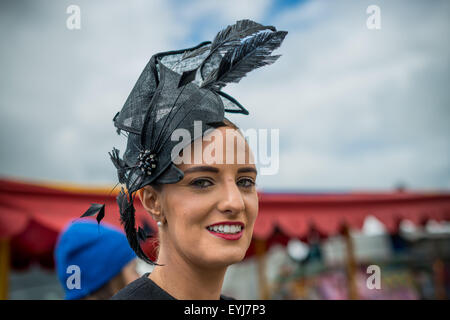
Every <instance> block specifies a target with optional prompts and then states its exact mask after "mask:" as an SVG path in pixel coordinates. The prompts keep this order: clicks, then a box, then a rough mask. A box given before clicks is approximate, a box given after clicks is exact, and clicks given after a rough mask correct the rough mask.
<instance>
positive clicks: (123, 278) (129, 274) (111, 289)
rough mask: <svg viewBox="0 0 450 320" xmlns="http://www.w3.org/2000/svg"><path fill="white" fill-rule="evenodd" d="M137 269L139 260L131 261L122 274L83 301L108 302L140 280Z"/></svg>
mask: <svg viewBox="0 0 450 320" xmlns="http://www.w3.org/2000/svg"><path fill="white" fill-rule="evenodd" d="M136 267H137V260H136V259H133V260H131V261H130V262H129V263H128V264H127V265H125V266H124V267H123V268H122V270H121V272H120V273H119V274H118V275H116V276H115V277H114V278H112V279H111V280H110V281H109V282H108V283H107V284H105V285H104V286H102V287H101V288H100V289H99V290H97V291H96V292H94V293H92V294H90V295H89V296H86V297H84V298H83V300H106V299H109V298H111V297H112V296H113V295H115V294H116V293H117V292H118V291H119V290H120V289H122V288H123V287H125V286H126V285H127V284H129V283H130V282H132V281H134V280H136V279H137V278H139V274H138V273H137V271H136Z"/></svg>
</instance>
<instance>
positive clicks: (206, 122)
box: [83, 20, 287, 299]
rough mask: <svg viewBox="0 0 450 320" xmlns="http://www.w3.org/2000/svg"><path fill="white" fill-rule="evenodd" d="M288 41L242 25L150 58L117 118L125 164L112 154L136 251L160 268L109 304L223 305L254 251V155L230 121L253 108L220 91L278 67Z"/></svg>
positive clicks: (115, 152)
mask: <svg viewBox="0 0 450 320" xmlns="http://www.w3.org/2000/svg"><path fill="white" fill-rule="evenodd" d="M286 34H287V32H285V31H277V30H276V28H275V27H273V26H263V25H261V24H258V23H256V22H254V21H251V20H241V21H238V22H236V24H234V25H230V26H228V27H227V28H225V29H223V30H222V31H220V32H219V33H218V34H217V35H216V37H215V38H214V40H213V41H212V42H202V43H201V44H199V45H198V46H196V47H194V48H189V49H183V50H178V51H169V52H163V53H159V54H156V55H154V56H153V57H152V58H151V59H150V62H149V63H148V64H147V66H146V67H145V69H144V71H143V72H142V74H141V76H140V77H139V79H138V81H137V83H136V85H135V86H134V88H133V90H132V92H131V93H130V96H129V97H128V99H127V101H126V102H125V105H124V107H123V108H122V110H121V111H120V112H119V113H118V114H117V115H116V116H115V117H114V124H115V126H116V128H117V131H118V133H122V132H123V131H125V132H127V134H126V137H127V138H128V144H127V150H126V151H125V154H124V156H123V159H121V158H120V156H119V151H118V150H117V149H113V152H112V153H111V154H110V155H111V159H112V161H113V163H114V165H115V166H116V168H117V170H118V177H119V182H120V183H123V184H125V185H126V189H127V190H126V191H125V190H124V189H123V188H122V191H121V192H120V194H119V196H118V198H117V200H118V204H119V209H120V215H121V220H122V223H123V225H124V228H125V231H126V234H127V238H128V241H129V243H130V246H131V248H132V249H133V250H134V251H135V252H136V254H137V255H138V256H139V257H140V258H142V259H144V260H145V261H147V262H149V263H152V264H155V265H156V266H155V268H154V271H153V272H152V273H151V274H150V275H148V274H147V275H145V276H144V277H142V278H140V279H138V280H136V281H134V282H133V283H131V284H129V285H128V286H127V287H125V288H124V289H122V290H121V291H120V292H119V293H118V294H116V295H115V296H114V297H113V299H219V298H220V299H226V298H227V297H224V296H221V295H220V292H221V288H222V283H223V279H224V275H225V272H226V269H227V267H228V266H229V265H231V264H233V263H236V262H239V261H241V260H242V259H243V258H244V256H245V252H246V250H247V249H248V246H249V245H250V241H251V238H252V232H253V225H254V222H255V219H256V216H257V212H258V198H257V193H256V190H255V180H256V174H257V172H256V167H255V165H254V161H253V157H252V154H251V151H250V149H249V147H248V144H247V143H246V141H245V139H244V137H243V136H242V134H240V132H239V130H238V128H237V127H236V126H235V125H234V124H233V123H231V122H230V121H229V120H227V119H226V118H225V117H224V112H233V113H243V114H248V111H247V110H246V109H245V108H244V107H242V106H241V105H240V104H239V103H238V102H237V101H236V100H235V99H234V98H232V97H231V96H229V95H227V94H226V93H224V92H223V91H221V89H222V88H223V87H224V86H225V85H226V84H227V83H230V82H239V80H240V79H242V78H243V77H244V76H245V75H246V73H248V72H249V71H251V70H253V69H256V68H258V67H261V66H264V65H268V64H271V63H273V62H274V61H275V60H276V59H277V58H278V57H279V56H273V55H271V53H272V51H273V50H275V49H276V48H278V47H279V46H280V45H281V43H282V41H283V40H284V37H285V36H286ZM229 139H233V140H232V142H231V143H228V142H229ZM180 140H181V141H180ZM230 146H231V147H230ZM230 160H231V161H230ZM135 194H139V197H140V199H141V202H142V204H143V206H144V208H145V210H146V211H147V212H148V213H149V214H150V215H151V216H152V217H153V219H155V220H156V221H157V222H158V236H159V245H160V247H159V253H158V259H157V262H156V263H154V262H153V261H151V260H150V259H149V258H148V257H147V256H146V255H145V253H144V252H143V251H142V249H141V247H140V242H141V241H143V240H145V239H146V238H147V235H146V234H145V233H144V232H143V230H142V229H140V228H138V229H137V230H136V229H135V219H134V206H133V201H134V195H135ZM96 213H99V216H100V218H99V216H97V219H98V220H100V219H101V214H103V213H104V210H103V206H101V205H93V206H92V207H91V208H90V209H89V210H88V211H87V212H86V213H85V214H84V215H83V216H86V215H93V214H96ZM100 213H101V214H100Z"/></svg>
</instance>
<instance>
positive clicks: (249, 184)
mask: <svg viewBox="0 0 450 320" xmlns="http://www.w3.org/2000/svg"><path fill="white" fill-rule="evenodd" d="M237 184H238V185H239V186H241V187H244V188H251V187H253V186H254V185H255V181H253V179H250V178H243V179H240V180H239V181H238V182H237Z"/></svg>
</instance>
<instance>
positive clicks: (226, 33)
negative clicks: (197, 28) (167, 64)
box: [178, 19, 276, 87]
mask: <svg viewBox="0 0 450 320" xmlns="http://www.w3.org/2000/svg"><path fill="white" fill-rule="evenodd" d="M262 30H268V31H273V32H275V31H276V28H275V27H273V26H263V25H262V24H259V23H257V22H254V21H252V20H248V19H245V20H239V21H237V22H236V23H235V24H233V25H229V26H227V27H226V28H225V29H223V30H221V31H219V32H218V33H217V34H216V36H215V37H214V40H213V41H212V43H211V45H210V46H204V47H200V48H197V49H196V50H194V51H191V52H185V53H184V54H183V56H182V57H181V60H184V59H188V58H193V57H195V56H198V55H201V54H203V53H204V52H205V51H207V50H209V53H208V55H207V56H206V58H205V59H204V60H203V62H202V63H201V64H200V65H199V66H198V67H197V68H195V69H194V70H189V71H185V72H184V73H183V75H182V77H181V80H180V83H179V86H178V87H181V86H182V85H185V84H187V83H189V82H191V81H193V80H194V79H195V75H196V73H197V70H198V69H200V73H201V76H202V78H205V77H206V76H207V75H205V74H204V73H203V68H204V66H205V65H207V64H210V63H216V62H214V61H212V57H213V56H214V55H219V57H222V55H223V54H224V53H225V52H227V51H228V50H229V49H230V48H232V47H234V46H237V45H239V44H240V42H241V40H242V39H244V38H245V37H248V36H250V35H253V34H255V33H257V32H259V31H262Z"/></svg>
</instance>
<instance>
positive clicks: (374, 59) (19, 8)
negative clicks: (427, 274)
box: [0, 0, 450, 191]
mask: <svg viewBox="0 0 450 320" xmlns="http://www.w3.org/2000/svg"><path fill="white" fill-rule="evenodd" d="M71 4H75V5H78V6H79V7H80V9H81V29H79V30H69V29H68V28H67V27H66V20H67V18H68V17H69V14H67V13H66V9H67V7H68V6H69V5H71ZM369 5H377V6H378V7H379V8H380V17H381V25H380V26H381V29H378V30H370V29H368V28H367V25H366V21H367V19H368V17H369V16H370V14H368V13H367V12H366V10H367V7H368V6H369ZM244 18H249V19H252V20H255V21H257V22H260V23H263V24H270V25H274V26H276V27H277V28H278V29H280V30H287V31H288V32H289V34H288V36H287V37H286V39H285V41H284V43H283V45H282V47H281V48H280V49H279V50H277V53H279V54H282V57H281V58H280V59H279V60H278V61H277V62H276V63H275V64H273V65H271V66H268V67H264V68H261V69H258V70H256V71H254V72H252V73H250V74H249V75H248V76H247V77H246V78H244V79H243V80H242V81H241V82H240V83H239V84H238V85H230V86H227V88H226V90H224V91H226V92H227V93H229V94H231V95H233V96H234V97H236V98H237V99H238V100H239V101H240V102H241V103H242V104H243V105H244V106H245V107H246V108H247V109H248V110H249V111H250V116H243V115H231V116H230V117H229V118H230V119H231V120H233V121H235V122H236V123H237V124H238V125H240V126H241V127H242V128H244V129H245V128H265V129H279V130H280V131H279V132H280V156H279V157H280V158H279V159H280V160H279V161H280V169H279V172H278V174H276V175H273V176H261V177H259V181H258V183H259V188H260V189H261V190H264V191H330V190H333V191H355V190H356V191H357V190H370V191H376V190H377V191H379V190H392V189H393V188H394V187H395V186H396V185H398V184H404V185H406V187H407V188H409V189H413V190H443V189H445V190H449V189H450V141H449V140H450V139H449V137H450V126H449V122H450V93H449V89H448V88H449V82H450V81H449V80H450V46H449V39H450V36H449V30H450V2H449V1H446V0H443V1H377V0H370V1H362V0H355V1H322V0H306V1H274V0H255V1H245V0H238V1H234V0H231V1H230V0H228V1H211V0H204V1H175V0H170V1H167V0H152V1H99V0H95V1H92V0H91V1H77V0H75V1H73V0H72V1H42V0H40V1H31V0H30V1H2V2H1V4H0V35H1V37H0V39H1V43H2V44H1V46H2V49H1V51H0V70H1V77H0V116H1V123H2V125H1V126H0V143H1V148H2V150H1V155H0V175H1V176H3V177H14V178H20V179H28V180H45V181H57V182H72V183H80V184H89V185H97V184H114V183H115V182H116V173H115V169H114V167H113V165H112V163H111V162H110V160H109V157H108V154H107V153H108V152H109V151H110V150H111V149H112V147H113V146H115V147H117V148H119V149H120V150H124V146H125V139H124V138H122V137H119V136H117V134H116V133H115V130H114V127H113V124H112V117H113V116H114V115H115V113H116V112H117V111H119V110H120V109H121V107H122V105H123V103H124V102H125V100H126V98H127V96H128V94H129V92H130V91H131V89H132V87H133V85H134V83H135V82H136V80H137V78H138V76H139V75H140V73H141V71H142V69H143V68H144V66H145V64H146V63H147V61H148V59H149V58H150V57H151V56H152V55H153V54H154V53H157V52H161V51H166V50H173V49H181V48H186V47H191V46H194V45H196V44H198V43H199V42H201V41H205V40H212V38H213V37H214V36H215V34H216V33H217V31H219V30H220V29H222V28H224V27H225V26H227V25H229V24H232V23H234V22H235V21H236V20H239V19H244Z"/></svg>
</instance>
